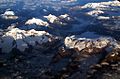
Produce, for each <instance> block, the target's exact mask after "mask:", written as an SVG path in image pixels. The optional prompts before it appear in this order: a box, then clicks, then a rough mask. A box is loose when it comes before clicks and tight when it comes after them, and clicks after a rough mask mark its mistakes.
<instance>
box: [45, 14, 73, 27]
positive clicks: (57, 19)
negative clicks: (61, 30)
mask: <svg viewBox="0 0 120 79" xmlns="http://www.w3.org/2000/svg"><path fill="white" fill-rule="evenodd" d="M44 18H46V19H47V20H48V21H49V22H50V23H55V24H61V25H66V22H70V21H73V18H71V17H70V16H69V15H68V14H63V15H60V16H55V15H52V14H49V15H48V16H44Z"/></svg>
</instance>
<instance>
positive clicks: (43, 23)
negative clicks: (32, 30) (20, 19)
mask: <svg viewBox="0 0 120 79" xmlns="http://www.w3.org/2000/svg"><path fill="white" fill-rule="evenodd" d="M25 24H28V25H31V24H36V25H39V26H47V27H48V26H49V23H47V22H46V21H43V20H41V19H37V18H32V19H29V20H28V21H26V23H25Z"/></svg>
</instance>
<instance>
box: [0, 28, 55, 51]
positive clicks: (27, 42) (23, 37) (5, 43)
mask: <svg viewBox="0 0 120 79" xmlns="http://www.w3.org/2000/svg"><path fill="white" fill-rule="evenodd" d="M55 39H56V37H54V36H52V35H51V34H49V33H47V32H45V31H36V30H34V29H31V30H29V31H25V30H20V29H18V28H13V29H11V30H10V31H8V32H6V33H5V34H3V35H2V36H1V39H0V47H1V49H2V52H7V53H9V52H10V51H12V49H13V48H16V49H18V50H20V51H21V52H24V51H25V49H27V48H28V49H29V46H33V47H36V49H37V48H38V49H39V48H40V47H42V45H43V44H45V43H50V42H53V41H54V40H55Z"/></svg>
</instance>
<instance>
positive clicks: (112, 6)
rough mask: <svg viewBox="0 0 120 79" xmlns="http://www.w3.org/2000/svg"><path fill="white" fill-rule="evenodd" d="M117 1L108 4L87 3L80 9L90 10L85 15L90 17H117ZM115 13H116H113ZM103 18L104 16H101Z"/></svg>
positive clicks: (118, 3)
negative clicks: (105, 15)
mask: <svg viewBox="0 0 120 79" xmlns="http://www.w3.org/2000/svg"><path fill="white" fill-rule="evenodd" d="M119 7H120V2H119V1H109V2H99V3H88V4H86V5H84V6H81V9H90V10H91V11H89V12H87V13H86V14H88V15H91V16H99V15H101V14H107V15H108V16H110V17H112V16H115V15H116V16H117V15H118V16H119V14H120V13H119V10H120V9H119ZM115 11H117V13H116V12H115ZM103 16H104V15H103Z"/></svg>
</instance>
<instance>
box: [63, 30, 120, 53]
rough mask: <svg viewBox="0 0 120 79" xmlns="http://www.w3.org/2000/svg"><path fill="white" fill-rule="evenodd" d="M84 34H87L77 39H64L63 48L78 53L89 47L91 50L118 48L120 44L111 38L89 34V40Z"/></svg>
mask: <svg viewBox="0 0 120 79" xmlns="http://www.w3.org/2000/svg"><path fill="white" fill-rule="evenodd" d="M86 34H88V33H84V34H82V35H80V36H79V37H76V36H75V35H73V36H69V37H66V38H65V41H64V44H65V46H66V47H67V48H70V49H71V48H73V49H74V48H77V49H78V50H79V51H81V50H82V49H85V48H90V49H91V47H92V49H94V48H98V49H102V48H105V47H107V48H111V47H112V48H120V44H118V43H117V41H116V40H115V39H113V38H112V37H104V36H100V35H96V34H93V33H91V38H90V36H89V38H85V37H86ZM89 34H90V32H89ZM83 35H85V37H83ZM94 36H95V37H96V36H97V38H93V37H94Z"/></svg>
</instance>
